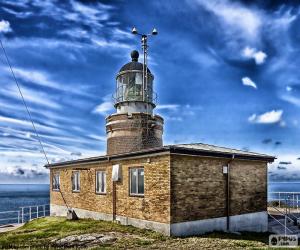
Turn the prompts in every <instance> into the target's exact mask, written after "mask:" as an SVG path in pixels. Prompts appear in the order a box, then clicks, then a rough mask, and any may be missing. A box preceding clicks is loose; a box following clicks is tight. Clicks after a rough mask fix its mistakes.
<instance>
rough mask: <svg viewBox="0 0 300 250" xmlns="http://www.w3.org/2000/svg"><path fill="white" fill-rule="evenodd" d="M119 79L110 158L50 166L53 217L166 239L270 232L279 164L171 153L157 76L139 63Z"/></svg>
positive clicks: (231, 154) (194, 147)
mask: <svg viewBox="0 0 300 250" xmlns="http://www.w3.org/2000/svg"><path fill="white" fill-rule="evenodd" d="M138 56H139V55H138V52H137V51H133V52H132V53H131V57H132V62H130V63H128V64H126V65H124V66H123V67H122V68H121V70H120V72H119V73H118V75H117V79H116V82H117V87H116V94H115V108H116V110H117V111H116V113H115V114H112V115H110V116H108V117H107V118H106V133H107V154H106V155H104V156H99V157H93V158H87V159H80V160H74V161H68V162H61V163H54V164H50V165H47V166H46V167H47V168H49V169H50V178H51V183H52V186H51V191H50V199H51V200H50V203H51V214H52V215H56V216H66V215H67V211H68V210H69V211H70V210H73V211H74V212H75V213H76V214H77V216H78V217H79V218H94V219H101V220H116V221H119V222H120V223H122V224H125V225H133V226H136V227H141V228H149V229H153V230H155V231H158V232H161V233H164V234H166V235H177V236H186V235H196V234H201V233H205V232H210V231H227V230H230V231H257V232H263V231H267V228H268V216H267V164H268V163H269V162H272V161H274V157H272V156H268V155H264V154H258V153H252V152H246V151H241V150H235V149H229V148H223V147H217V146H213V145H206V144H201V143H198V144H178V145H169V146H163V143H162V134H163V123H164V121H163V118H162V117H160V116H158V115H154V114H153V110H154V108H155V94H154V93H153V79H154V77H153V75H152V73H151V71H150V70H149V69H148V68H147V67H146V65H145V64H142V63H139V62H138Z"/></svg>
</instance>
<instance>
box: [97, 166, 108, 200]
mask: <svg viewBox="0 0 300 250" xmlns="http://www.w3.org/2000/svg"><path fill="white" fill-rule="evenodd" d="M99 177H100V179H99ZM102 180H103V182H104V185H103V186H102V185H101V184H102ZM101 187H103V189H102V190H101ZM96 194H106V172H105V171H103V170H97V171H96Z"/></svg>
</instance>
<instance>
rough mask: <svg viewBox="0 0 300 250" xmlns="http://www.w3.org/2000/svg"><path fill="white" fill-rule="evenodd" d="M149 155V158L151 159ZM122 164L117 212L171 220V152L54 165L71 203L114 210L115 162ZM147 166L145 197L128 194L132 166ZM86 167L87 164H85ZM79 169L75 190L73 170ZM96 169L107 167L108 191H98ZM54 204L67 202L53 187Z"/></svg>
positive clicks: (101, 210)
mask: <svg viewBox="0 0 300 250" xmlns="http://www.w3.org/2000/svg"><path fill="white" fill-rule="evenodd" d="M148 159H150V162H149V161H148ZM114 164H120V165H121V166H122V181H121V182H118V183H117V185H116V193H117V201H116V207H117V210H116V211H117V215H121V216H125V217H131V218H137V219H143V220H150V221H156V222H161V223H168V222H170V178H169V177H170V176H169V175H170V156H169V155H164V156H156V157H150V158H148V157H145V158H139V159H131V160H122V161H112V162H109V163H108V162H105V163H98V164H96V165H95V164H93V165H90V166H88V168H89V169H87V170H83V166H76V167H72V168H71V167H68V168H64V169H51V180H52V174H53V173H54V172H56V171H59V172H60V183H61V191H62V193H63V195H64V197H65V200H66V201H67V203H68V205H69V206H70V207H75V208H81V209H86V210H90V211H96V212H101V213H107V214H112V209H113V207H112V181H111V174H112V165H114ZM130 167H144V171H145V195H144V197H131V196H130V195H129V168H130ZM85 168H86V165H85ZM78 169H82V170H80V184H81V190H80V192H79V193H73V192H72V184H71V175H72V171H74V170H78ZM96 170H106V173H107V177H106V178H107V179H106V180H107V186H106V189H107V194H106V195H99V194H96V193H95V173H96ZM50 197H51V204H56V205H64V202H63V199H62V197H61V194H60V192H57V191H52V190H51V195H50Z"/></svg>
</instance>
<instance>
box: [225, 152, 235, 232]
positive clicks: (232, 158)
mask: <svg viewBox="0 0 300 250" xmlns="http://www.w3.org/2000/svg"><path fill="white" fill-rule="evenodd" d="M233 160H234V154H232V157H231V159H230V161H228V163H227V176H226V177H227V178H226V189H227V190H226V191H227V197H226V203H227V204H226V217H227V220H226V222H227V231H228V232H229V231H230V165H231V163H232V161H233Z"/></svg>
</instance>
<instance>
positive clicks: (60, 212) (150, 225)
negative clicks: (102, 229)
mask: <svg viewBox="0 0 300 250" xmlns="http://www.w3.org/2000/svg"><path fill="white" fill-rule="evenodd" d="M72 209H74V211H75V213H76V214H77V216H78V217H79V218H91V219H95V220H104V221H112V220H113V216H112V214H105V213H99V212H94V211H88V210H85V209H80V208H72ZM67 211H68V209H67V207H66V206H60V205H55V204H50V215H51V216H63V217H66V216H67ZM116 219H117V221H119V222H120V223H121V224H122V225H132V226H134V227H137V228H144V229H150V230H154V231H156V232H159V233H162V234H165V235H170V224H166V223H160V222H156V221H147V220H141V219H135V218H130V217H124V216H118V215H117V216H116Z"/></svg>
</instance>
